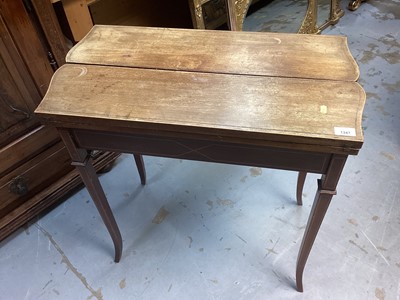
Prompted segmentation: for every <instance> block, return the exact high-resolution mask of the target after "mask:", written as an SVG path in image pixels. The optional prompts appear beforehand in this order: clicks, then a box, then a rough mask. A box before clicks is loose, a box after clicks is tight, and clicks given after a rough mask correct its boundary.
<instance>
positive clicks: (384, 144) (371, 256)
mask: <svg viewBox="0 0 400 300" xmlns="http://www.w3.org/2000/svg"><path fill="white" fill-rule="evenodd" d="M399 3H400V2H399V0H370V1H369V2H367V3H364V4H362V6H361V7H360V8H359V10H357V11H356V12H349V11H346V14H345V16H344V17H343V18H342V19H341V20H340V22H339V23H338V24H337V25H336V26H334V27H331V28H328V29H327V30H325V31H324V32H323V34H341V35H347V36H348V40H349V45H350V48H351V51H352V53H353V55H354V56H355V58H356V60H357V61H358V63H359V64H360V69H361V76H360V83H361V84H362V85H363V87H364V88H365V90H366V92H367V104H366V107H365V112H364V124H363V125H364V129H365V144H364V146H363V148H362V150H361V152H360V154H359V155H358V156H357V157H351V158H350V159H349V160H348V163H347V165H346V167H345V170H344V174H343V176H342V178H341V182H340V183H339V187H338V195H337V196H336V197H334V199H333V202H332V204H331V207H330V209H329V210H328V213H327V216H326V218H325V220H324V223H323V224H322V227H321V230H320V233H319V235H318V237H317V240H316V242H315V245H314V248H313V250H312V252H311V255H310V258H309V260H308V264H307V266H306V269H305V274H304V288H305V292H304V293H298V292H297V291H296V290H295V289H294V281H295V278H294V274H295V273H294V272H295V264H296V256H297V251H298V248H299V246H300V245H299V244H300V242H301V238H302V235H303V231H304V227H305V224H306V221H307V217H308V214H309V211H310V207H311V203H312V200H313V196H314V193H315V190H316V179H317V178H318V176H316V175H310V176H309V177H308V179H307V181H306V186H305V189H304V206H303V207H298V206H297V205H296V203H295V198H294V197H295V182H296V173H294V172H286V171H277V170H269V169H259V168H251V167H240V166H230V165H219V164H209V163H199V162H191V161H180V160H172V159H161V158H152V157H146V158H145V162H146V167H147V173H148V184H147V185H146V186H145V187H142V186H141V185H140V183H139V179H138V175H137V173H136V169H135V166H134V161H133V158H132V156H130V155H124V156H122V157H121V158H120V159H119V160H118V162H117V164H116V166H115V168H114V169H113V170H112V171H111V172H109V173H108V174H105V175H103V176H101V181H102V183H103V185H104V189H105V191H106V193H107V195H108V198H109V201H110V203H111V206H112V209H113V211H114V213H115V217H116V219H117V222H118V224H119V226H120V229H121V232H122V236H123V238H124V251H123V257H122V261H121V262H120V263H119V264H115V263H114V262H113V259H112V257H113V247H112V242H111V239H110V237H109V235H108V233H107V231H106V229H105V227H104V225H103V223H102V221H101V219H100V217H99V215H98V213H97V211H96V209H95V207H94V205H93V204H92V201H91V200H90V198H89V196H88V194H87V192H86V190H81V191H80V192H78V193H76V194H75V195H74V196H72V197H71V198H70V199H68V200H67V201H65V202H64V203H63V204H61V205H60V206H58V207H57V208H55V209H54V210H53V211H51V212H50V213H48V214H46V215H44V216H42V217H41V218H37V219H36V220H35V221H34V222H32V223H30V224H29V225H27V226H26V228H24V229H21V230H19V231H18V232H16V233H15V234H13V235H12V236H11V237H9V238H8V239H6V240H5V241H3V242H1V243H0V266H1V267H0V299H191V300H195V299H202V300H203V299H229V300H232V299H379V300H383V299H400V251H399V248H400V235H399V232H400V209H399V207H400V184H399V175H400V104H399V101H400V77H399V74H400V44H399V39H400V6H399ZM346 4H347V2H343V3H342V6H343V7H345V5H346ZM264 13H266V12H265V10H260V11H258V12H257V13H255V14H253V15H251V16H249V17H248V18H247V21H246V29H247V30H249V29H252V30H258V29H259V28H262V27H263V22H268V20H265V18H264V19H263V18H262V15H263V14H264Z"/></svg>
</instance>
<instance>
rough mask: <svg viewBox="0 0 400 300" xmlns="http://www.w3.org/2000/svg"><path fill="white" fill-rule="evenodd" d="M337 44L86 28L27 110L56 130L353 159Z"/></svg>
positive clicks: (350, 63)
mask: <svg viewBox="0 0 400 300" xmlns="http://www.w3.org/2000/svg"><path fill="white" fill-rule="evenodd" d="M358 76H359V71H358V67H357V65H356V63H355V61H354V59H353V58H352V56H351V54H350V52H349V49H348V47H347V42H346V38H345V37H339V36H320V35H318V36H317V35H297V34H277V33H256V32H229V31H211V30H208V31H206V30H186V29H169V28H146V27H124V26H95V27H94V28H93V29H92V30H91V32H90V33H89V34H88V35H87V36H86V37H85V38H84V39H83V40H82V41H81V42H80V43H78V44H77V45H76V46H75V47H74V48H72V49H71V51H70V52H69V53H68V55H67V64H66V65H64V66H63V67H61V68H60V69H59V70H57V72H56V73H55V75H54V77H53V79H52V82H51V84H50V87H49V90H48V92H47V94H46V96H45V97H44V99H43V101H42V103H41V104H40V105H39V107H38V108H37V110H36V113H37V114H38V115H39V117H40V118H41V120H42V121H43V123H47V124H53V125H55V126H58V127H65V128H80V129H96V130H104V131H117V132H118V131H125V132H130V131H131V132H135V133H143V134H152V135H157V136H174V137H191V138H199V139H209V140H222V141H232V142H240V143H245V144H259V145H268V146H276V147H284V148H289V149H290V148H294V149H306V150H310V151H317V152H331V153H345V154H356V153H357V152H358V150H359V149H360V148H361V145H362V142H363V135H362V128H361V118H362V110H363V107H364V103H365V93H364V91H363V89H362V88H361V87H360V85H359V84H358V83H356V80H357V79H358Z"/></svg>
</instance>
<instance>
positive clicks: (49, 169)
mask: <svg viewBox="0 0 400 300" xmlns="http://www.w3.org/2000/svg"><path fill="white" fill-rule="evenodd" d="M72 169H73V167H72V166H71V165H70V157H69V155H68V152H67V150H66V149H65V146H64V144H63V143H62V142H58V143H57V144H55V145H53V146H51V147H50V148H48V149H47V150H45V151H43V152H41V153H40V154H39V155H37V156H35V157H34V158H32V159H31V160H29V161H28V162H27V163H25V164H23V165H21V166H20V167H18V168H16V169H15V170H13V171H11V172H9V173H8V174H6V175H5V176H3V177H2V178H1V179H0V217H3V216H5V215H6V214H8V213H9V212H11V211H12V210H13V209H15V208H16V207H18V206H19V205H21V204H22V203H24V202H25V201H26V200H27V199H29V198H30V197H32V196H33V195H35V194H36V193H38V192H39V191H40V190H42V189H44V188H46V187H47V186H49V185H50V184H51V183H53V182H54V181H55V180H57V179H58V178H59V177H60V176H62V175H64V174H66V173H68V172H69V171H71V170H72Z"/></svg>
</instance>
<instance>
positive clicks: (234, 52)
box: [66, 25, 359, 81]
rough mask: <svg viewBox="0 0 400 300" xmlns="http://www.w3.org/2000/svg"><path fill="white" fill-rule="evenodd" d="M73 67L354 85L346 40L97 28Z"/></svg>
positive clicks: (74, 54)
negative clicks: (78, 64) (320, 80)
mask: <svg viewBox="0 0 400 300" xmlns="http://www.w3.org/2000/svg"><path fill="white" fill-rule="evenodd" d="M66 61H67V62H69V63H87V64H99V65H112V66H126V67H139V68H157V69H167V70H185V71H199V72H213V73H229V74H249V75H263V76H277V77H297V78H312V79H329V80H343V81H355V80H357V78H358V76H359V71H358V67H357V65H356V63H355V61H354V59H353V58H352V56H351V54H350V52H349V49H348V47H347V42H346V38H345V37H343V36H340V37H339V36H321V35H318V36H316V35H298V34H281V33H266V32H262V33H261V32H229V31H210V30H208V31H206V30H189V29H171V28H147V27H133V26H103V25H96V26H94V28H93V29H92V30H91V31H90V32H89V34H88V35H87V36H86V37H85V38H84V39H83V40H82V41H81V42H80V43H78V44H77V45H76V46H75V47H74V48H73V49H72V50H71V51H70V52H69V53H68V55H67V58H66Z"/></svg>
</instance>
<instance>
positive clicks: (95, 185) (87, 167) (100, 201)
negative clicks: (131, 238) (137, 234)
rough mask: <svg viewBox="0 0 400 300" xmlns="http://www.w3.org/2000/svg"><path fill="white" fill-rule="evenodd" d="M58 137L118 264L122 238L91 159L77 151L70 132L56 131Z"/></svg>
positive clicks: (84, 151) (81, 150) (87, 154)
mask: <svg viewBox="0 0 400 300" xmlns="http://www.w3.org/2000/svg"><path fill="white" fill-rule="evenodd" d="M58 132H59V133H60V136H61V138H62V140H63V142H64V144H65V146H66V148H67V150H68V152H69V154H70V156H71V159H72V165H74V166H75V167H76V169H77V170H78V172H79V174H80V175H81V178H82V181H83V183H84V184H85V186H86V188H87V190H88V192H89V194H90V196H91V197H92V199H93V202H94V204H95V205H96V207H97V210H98V212H99V213H100V216H101V218H102V219H103V222H104V224H105V225H106V227H107V230H108V232H109V233H110V235H111V239H112V240H113V243H114V249H115V259H114V260H115V262H119V261H120V259H121V255H122V237H121V233H120V231H119V228H118V225H117V222H116V221H115V218H114V215H113V213H112V211H111V208H110V205H109V204H108V201H107V198H106V195H105V194H104V191H103V188H102V187H101V184H100V181H99V178H98V177H97V174H96V170H95V169H94V167H93V164H92V158H91V157H90V155H89V153H88V151H87V150H84V149H79V148H78V147H77V146H76V145H75V142H74V139H73V138H72V136H71V134H70V132H69V131H68V130H65V129H58Z"/></svg>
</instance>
